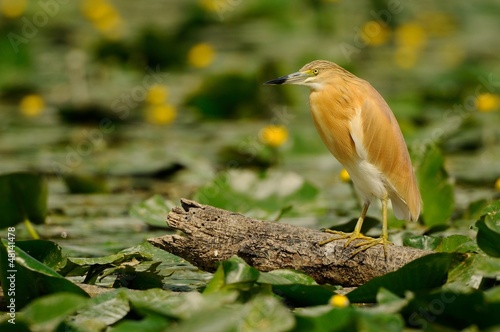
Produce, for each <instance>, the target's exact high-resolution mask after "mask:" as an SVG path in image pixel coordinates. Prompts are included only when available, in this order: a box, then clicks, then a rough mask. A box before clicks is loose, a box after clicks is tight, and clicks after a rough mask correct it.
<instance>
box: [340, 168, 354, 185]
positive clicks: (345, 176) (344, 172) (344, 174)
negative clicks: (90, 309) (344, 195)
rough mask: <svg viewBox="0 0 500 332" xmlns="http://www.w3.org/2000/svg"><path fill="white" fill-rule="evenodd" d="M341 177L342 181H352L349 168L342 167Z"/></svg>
mask: <svg viewBox="0 0 500 332" xmlns="http://www.w3.org/2000/svg"><path fill="white" fill-rule="evenodd" d="M339 178H340V180H341V181H342V182H349V181H351V176H350V175H349V173H347V170H346V169H345V168H342V170H341V171H340V174H339Z"/></svg>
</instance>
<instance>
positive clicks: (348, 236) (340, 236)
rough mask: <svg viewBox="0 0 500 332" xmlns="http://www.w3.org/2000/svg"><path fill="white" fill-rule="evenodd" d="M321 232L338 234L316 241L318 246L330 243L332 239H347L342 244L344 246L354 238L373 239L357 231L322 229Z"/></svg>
mask: <svg viewBox="0 0 500 332" xmlns="http://www.w3.org/2000/svg"><path fill="white" fill-rule="evenodd" d="M322 231H323V232H325V233H329V234H335V235H338V236H336V237H331V238H329V239H326V240H324V241H321V242H318V245H320V246H323V245H325V244H327V243H330V242H333V241H336V240H344V239H347V241H346V243H345V244H344V247H347V246H348V245H349V243H351V242H352V241H354V240H367V241H368V240H374V239H373V238H371V237H369V236H365V235H363V234H361V233H357V232H353V233H344V232H340V231H333V230H331V229H328V228H327V229H323V230H322Z"/></svg>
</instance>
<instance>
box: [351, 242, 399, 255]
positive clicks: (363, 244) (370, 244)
mask: <svg viewBox="0 0 500 332" xmlns="http://www.w3.org/2000/svg"><path fill="white" fill-rule="evenodd" d="M366 238H367V240H366V241H363V242H360V243H356V245H355V246H356V247H358V249H356V250H355V251H354V252H353V253H352V254H351V257H353V256H356V255H357V254H359V253H360V252H362V251H365V250H367V249H369V248H371V247H373V246H376V245H377V244H381V245H382V246H384V258H385V259H387V245H392V242H391V241H389V240H388V239H386V238H384V237H379V238H377V239H374V238H370V237H366Z"/></svg>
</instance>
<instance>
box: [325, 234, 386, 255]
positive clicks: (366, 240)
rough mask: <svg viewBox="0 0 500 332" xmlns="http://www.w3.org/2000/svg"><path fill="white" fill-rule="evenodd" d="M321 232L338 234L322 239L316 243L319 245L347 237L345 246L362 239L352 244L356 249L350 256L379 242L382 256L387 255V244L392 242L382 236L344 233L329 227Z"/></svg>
mask: <svg viewBox="0 0 500 332" xmlns="http://www.w3.org/2000/svg"><path fill="white" fill-rule="evenodd" d="M323 232H325V233H330V234H336V235H339V236H336V237H332V238H329V239H326V240H324V241H321V242H318V245H320V246H323V245H325V244H327V243H330V242H332V241H336V240H344V239H347V241H346V242H345V244H344V248H345V247H347V246H348V245H349V244H350V243H351V242H352V241H354V240H364V241H362V242H359V243H356V244H354V246H355V247H357V248H358V249H356V250H355V251H354V252H353V253H352V254H351V257H354V256H356V255H357V254H359V253H360V252H362V251H365V250H367V249H369V248H371V247H373V246H376V245H377V244H381V245H383V246H384V257H387V245H390V244H392V242H390V241H389V240H388V239H386V238H384V237H380V238H372V237H369V236H366V235H363V234H361V233H359V232H353V233H344V232H339V231H333V230H330V229H324V230H323Z"/></svg>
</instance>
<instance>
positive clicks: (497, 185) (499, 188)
mask: <svg viewBox="0 0 500 332" xmlns="http://www.w3.org/2000/svg"><path fill="white" fill-rule="evenodd" d="M495 189H496V190H497V191H500V178H498V179H497V180H496V181H495Z"/></svg>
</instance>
